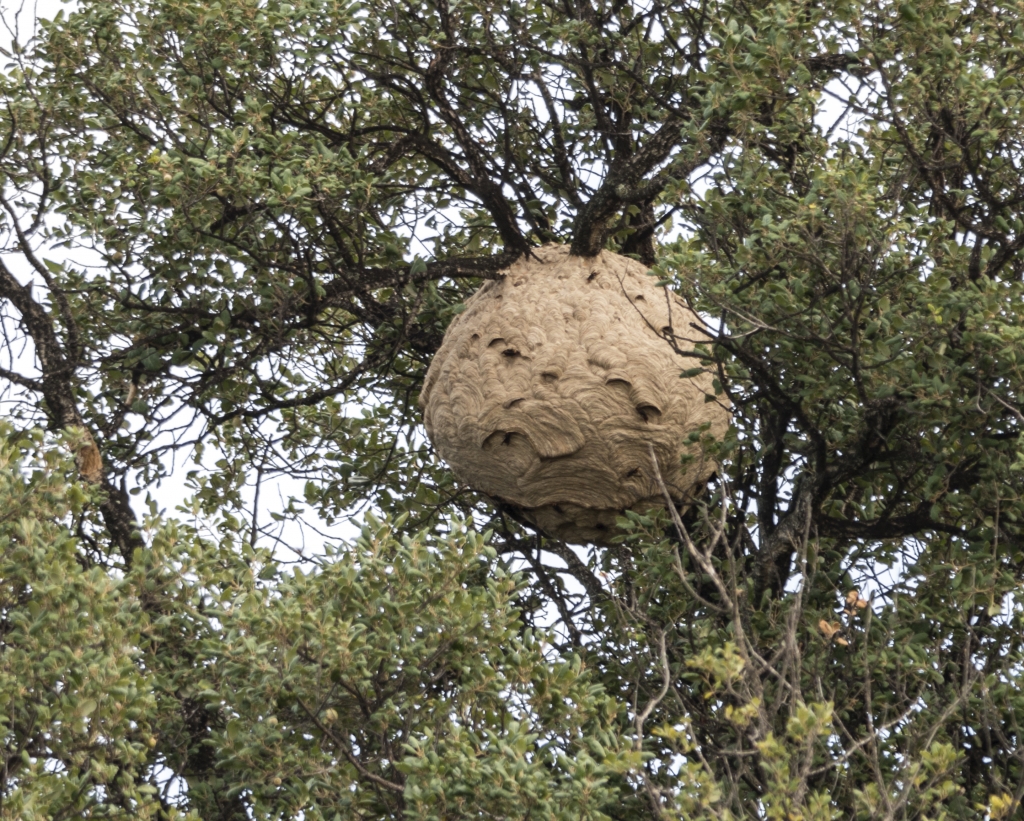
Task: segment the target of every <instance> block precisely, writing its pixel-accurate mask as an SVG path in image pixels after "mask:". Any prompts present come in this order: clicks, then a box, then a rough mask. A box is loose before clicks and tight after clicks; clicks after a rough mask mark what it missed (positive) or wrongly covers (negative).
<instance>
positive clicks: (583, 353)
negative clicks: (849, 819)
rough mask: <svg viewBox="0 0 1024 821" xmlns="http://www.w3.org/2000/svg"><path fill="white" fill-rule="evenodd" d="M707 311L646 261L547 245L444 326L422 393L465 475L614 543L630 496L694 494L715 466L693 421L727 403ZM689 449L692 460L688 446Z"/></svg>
mask: <svg viewBox="0 0 1024 821" xmlns="http://www.w3.org/2000/svg"><path fill="white" fill-rule="evenodd" d="M697 321H698V320H697V318H696V317H695V316H694V314H693V313H692V312H691V311H690V310H689V309H688V308H687V307H686V306H685V305H684V304H683V303H682V301H681V300H679V298H678V297H676V296H675V295H673V294H672V293H671V292H669V291H668V290H667V289H666V288H658V287H656V286H655V284H654V280H653V279H652V278H651V277H650V276H648V275H647V268H646V266H644V265H642V264H641V263H639V262H635V261H634V260H631V259H628V258H627V257H623V256H619V255H618V254H613V253H610V252H607V251H606V252H603V253H602V254H600V255H599V256H597V257H574V256H570V255H569V251H568V248H567V247H565V246H560V245H545V246H543V247H542V248H538V249H535V250H534V253H533V254H532V255H531V256H527V257H523V258H522V259H520V260H519V261H518V262H516V263H515V264H513V265H512V266H511V267H510V268H509V269H508V271H507V272H506V273H505V275H504V276H503V277H502V278H501V279H497V280H493V281H490V282H487V283H486V284H485V285H484V286H483V287H482V288H481V289H480V290H479V291H477V293H476V294H474V295H473V296H472V297H471V298H470V299H469V300H468V301H467V302H466V310H465V311H464V312H463V313H462V314H460V315H459V316H457V317H456V318H455V320H454V321H453V322H452V324H451V326H450V327H449V328H448V331H447V332H446V333H445V337H444V342H443V343H442V345H441V348H440V349H439V350H438V352H437V355H436V356H435V357H434V360H433V362H432V363H431V365H430V369H429V371H428V372H427V378H426V382H425V384H424V388H423V393H422V395H421V396H420V404H421V405H422V406H423V408H424V423H425V426H426V429H427V434H428V435H429V436H430V439H431V441H432V442H433V443H434V446H435V447H436V448H437V451H438V453H439V454H440V455H441V456H442V458H444V460H445V461H446V462H448V464H449V465H450V466H451V468H452V470H453V471H454V473H455V475H456V476H457V477H458V478H459V479H461V480H462V481H463V482H465V483H466V484H468V485H469V486H470V487H472V488H474V489H475V490H478V491H480V492H482V493H484V494H486V495H488V496H490V497H491V498H493V499H494V500H495V501H497V502H499V503H501V504H502V505H504V507H505V508H506V509H507V510H508V511H509V512H510V513H511V514H512V515H514V516H516V517H517V518H519V519H520V520H522V521H525V522H527V523H529V524H532V525H534V526H536V527H538V528H540V529H541V530H543V531H545V532H546V533H548V534H549V535H551V536H554V537H556V538H559V539H563V540H564V541H567V542H571V543H575V544H584V543H596V544H607V540H608V539H609V538H610V537H611V536H612V535H614V527H615V519H616V517H617V516H620V515H621V514H622V513H623V512H624V511H626V510H645V509H650V508H651V507H663V506H664V497H663V494H662V493H661V490H660V488H659V486H658V483H657V479H656V476H655V472H654V469H653V466H652V464H651V455H650V448H651V447H652V446H653V449H654V453H655V455H656V457H657V460H658V465H659V470H660V472H661V475H662V478H663V480H664V482H665V484H666V485H667V487H668V489H669V493H670V494H671V495H672V497H673V498H674V499H675V501H676V502H679V503H683V504H685V503H686V502H687V500H688V499H690V498H691V497H692V494H693V493H694V492H695V491H696V490H697V489H698V488H700V487H701V486H703V485H704V484H705V483H706V482H707V480H708V478H709V477H710V476H711V475H712V474H713V473H714V471H715V465H714V464H713V463H711V462H710V461H708V460H706V459H705V458H704V457H703V455H702V453H701V450H700V447H699V445H694V444H688V441H687V440H688V436H689V434H691V433H692V432H694V431H699V430H701V428H702V426H706V431H707V432H708V433H709V434H711V435H712V436H715V437H721V436H722V435H723V434H724V433H725V431H726V429H727V428H728V426H729V411H728V409H727V407H726V406H725V405H723V404H722V403H720V402H718V401H713V402H707V401H705V396H707V395H711V394H712V393H713V391H712V384H711V383H712V380H711V376H710V374H706V373H705V374H699V375H697V376H695V377H692V378H687V379H682V378H680V372H681V371H683V370H686V369H689V368H693V367H695V366H697V365H698V364H699V362H698V360H695V359H690V358H686V357H680V356H679V354H678V353H677V352H676V351H675V350H673V345H672V344H671V343H670V341H669V340H671V339H674V340H675V347H676V348H678V349H679V350H683V351H685V350H689V349H692V347H693V343H692V340H693V339H694V338H696V337H698V336H699V334H698V333H697V332H696V331H695V330H694V329H693V328H692V327H691V323H696V322H697ZM684 455H689V456H690V457H692V458H690V459H688V460H686V464H685V465H683V464H682V461H683V458H682V457H683V456H684Z"/></svg>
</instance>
